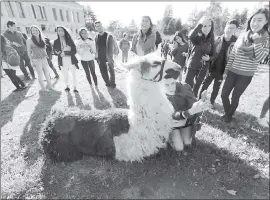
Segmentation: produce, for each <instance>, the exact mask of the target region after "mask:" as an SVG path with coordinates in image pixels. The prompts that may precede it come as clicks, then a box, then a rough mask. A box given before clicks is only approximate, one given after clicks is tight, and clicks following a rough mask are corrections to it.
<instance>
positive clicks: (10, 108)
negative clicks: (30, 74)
mask: <svg viewBox="0 0 270 200" xmlns="http://www.w3.org/2000/svg"><path fill="white" fill-rule="evenodd" d="M32 84H33V81H31V82H30V83H29V84H27V88H26V89H25V90H22V91H20V92H11V93H10V95H9V96H8V97H6V98H5V99H3V100H2V101H1V102H0V116H1V117H0V128H2V127H3V126H4V125H6V124H7V123H8V122H9V121H12V118H13V113H14V110H15V109H16V108H17V106H18V105H19V104H20V103H21V102H22V101H23V100H25V99H26V97H25V96H26V94H27V92H28V90H29V89H30V87H31V85H32Z"/></svg>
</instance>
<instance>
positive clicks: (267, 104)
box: [260, 97, 269, 118]
mask: <svg viewBox="0 0 270 200" xmlns="http://www.w3.org/2000/svg"><path fill="white" fill-rule="evenodd" d="M268 110H269V97H268V98H267V99H266V100H265V102H264V103H263V107H262V111H261V115H260V118H264V117H265V115H266V113H267V111H268Z"/></svg>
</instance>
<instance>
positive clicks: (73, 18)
mask: <svg viewBox="0 0 270 200" xmlns="http://www.w3.org/2000/svg"><path fill="white" fill-rule="evenodd" d="M72 21H73V22H75V21H76V20H75V12H74V11H72Z"/></svg>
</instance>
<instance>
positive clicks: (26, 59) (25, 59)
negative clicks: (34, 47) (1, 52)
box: [20, 52, 35, 78]
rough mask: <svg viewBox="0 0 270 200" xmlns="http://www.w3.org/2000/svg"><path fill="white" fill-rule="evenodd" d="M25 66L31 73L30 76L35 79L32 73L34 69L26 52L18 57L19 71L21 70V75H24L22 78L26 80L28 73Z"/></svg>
mask: <svg viewBox="0 0 270 200" xmlns="http://www.w3.org/2000/svg"><path fill="white" fill-rule="evenodd" d="M24 62H25V63H24ZM25 66H28V69H29V71H30V73H31V76H32V77H33V78H35V72H34V69H33V67H32V65H31V62H30V58H29V57H28V55H27V52H25V53H23V54H22V55H20V69H21V70H22V73H23V74H24V77H25V78H28V77H29V75H28V72H27V70H26V68H25Z"/></svg>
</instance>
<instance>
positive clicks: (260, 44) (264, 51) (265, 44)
mask: <svg viewBox="0 0 270 200" xmlns="http://www.w3.org/2000/svg"><path fill="white" fill-rule="evenodd" d="M253 40H254V44H253V46H254V52H255V58H256V60H257V61H258V62H262V61H263V60H264V59H265V58H266V57H267V56H268V54H269V37H267V38H265V39H263V38H262V37H258V38H256V39H253Z"/></svg>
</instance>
